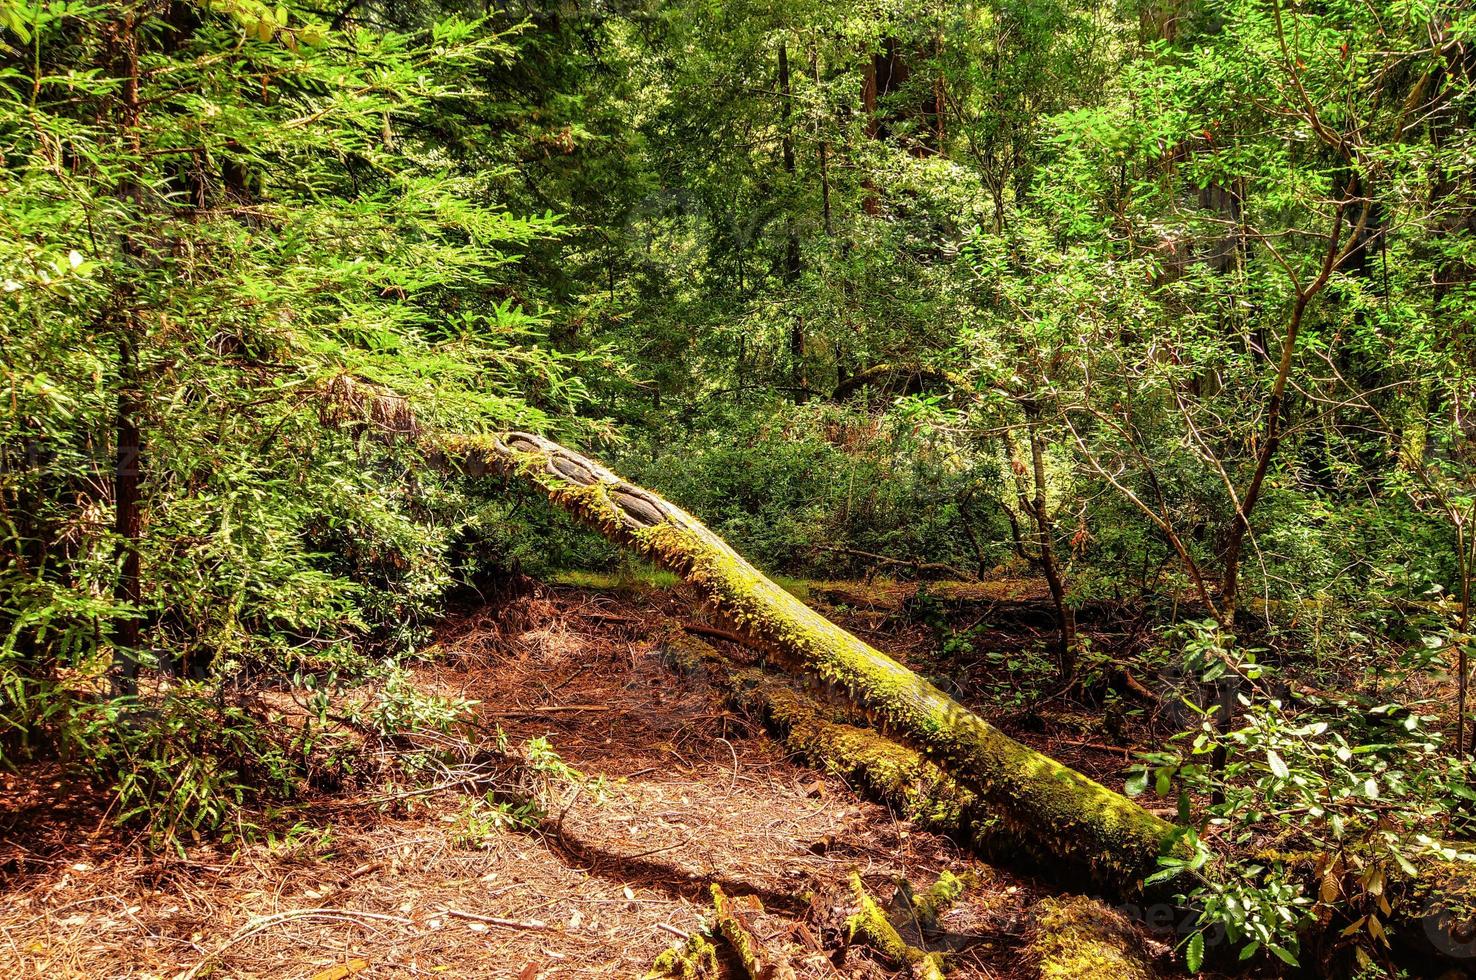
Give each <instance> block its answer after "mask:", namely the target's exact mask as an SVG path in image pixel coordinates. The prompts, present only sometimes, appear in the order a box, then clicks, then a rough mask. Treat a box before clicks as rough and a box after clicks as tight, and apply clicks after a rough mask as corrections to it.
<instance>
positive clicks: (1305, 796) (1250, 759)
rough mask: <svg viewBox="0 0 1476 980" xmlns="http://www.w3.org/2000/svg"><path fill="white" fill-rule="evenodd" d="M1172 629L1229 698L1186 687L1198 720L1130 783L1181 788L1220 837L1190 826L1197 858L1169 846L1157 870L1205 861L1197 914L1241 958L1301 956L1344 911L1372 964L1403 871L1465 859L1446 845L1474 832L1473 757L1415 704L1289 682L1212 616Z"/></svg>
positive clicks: (1192, 660) (1350, 935)
mask: <svg viewBox="0 0 1476 980" xmlns="http://www.w3.org/2000/svg"><path fill="white" fill-rule="evenodd" d="M1172 639H1173V640H1174V641H1176V645H1177V647H1178V649H1179V650H1180V655H1181V656H1182V662H1183V665H1184V669H1185V672H1186V676H1187V677H1189V678H1192V679H1193V680H1194V681H1195V682H1197V683H1198V684H1200V685H1205V687H1203V688H1200V690H1208V691H1215V690H1218V691H1220V692H1221V695H1222V696H1221V699H1220V701H1219V703H1217V704H1211V705H1209V706H1207V707H1206V706H1202V705H1201V704H1200V703H1199V698H1198V696H1197V694H1195V693H1192V692H1185V694H1184V703H1185V704H1186V705H1187V706H1188V707H1189V708H1190V709H1191V710H1192V711H1193V712H1194V714H1195V715H1196V716H1197V717H1198V718H1199V723H1198V725H1196V726H1195V728H1193V729H1192V730H1190V731H1187V732H1185V733H1183V734H1181V735H1179V736H1177V737H1176V738H1175V739H1174V740H1173V741H1174V742H1175V743H1177V744H1176V745H1175V747H1174V748H1173V749H1172V750H1170V751H1163V752H1148V753H1143V754H1142V758H1143V760H1144V761H1143V763H1142V764H1141V765H1139V766H1138V767H1137V768H1136V770H1135V771H1134V773H1133V775H1132V776H1131V777H1130V778H1129V779H1128V782H1127V790H1128V792H1129V793H1141V792H1144V791H1146V790H1147V789H1148V788H1149V787H1150V786H1151V787H1153V789H1154V790H1155V791H1156V792H1157V793H1158V794H1159V795H1172V794H1177V795H1178V799H1179V807H1180V812H1181V815H1182V816H1183V817H1184V821H1185V823H1186V824H1187V825H1189V826H1190V827H1197V828H1199V829H1200V830H1201V831H1202V830H1203V829H1204V828H1214V840H1215V842H1216V845H1215V847H1214V848H1211V846H1210V844H1209V843H1208V839H1207V838H1202V837H1201V836H1200V834H1198V833H1196V832H1195V831H1194V830H1192V829H1189V830H1188V833H1187V838H1188V840H1189V843H1190V844H1191V846H1192V848H1193V851H1194V856H1193V857H1192V858H1182V859H1181V858H1165V859H1164V861H1163V864H1164V871H1163V872H1162V877H1164V878H1165V879H1166V878H1168V877H1171V876H1172V875H1174V874H1175V873H1177V872H1179V871H1181V870H1184V869H1185V868H1188V869H1190V870H1195V871H1198V870H1200V869H1201V868H1204V867H1205V866H1206V865H1207V864H1210V870H1208V871H1206V872H1205V876H1206V878H1207V880H1205V882H1204V883H1203V884H1202V885H1200V886H1199V887H1198V888H1196V889H1195V890H1194V891H1192V892H1191V893H1190V896H1189V897H1190V899H1191V900H1192V901H1194V902H1196V903H1197V904H1198V906H1199V908H1200V919H1199V923H1200V926H1201V927H1209V926H1222V927H1224V929H1225V930H1226V934H1227V935H1228V937H1229V939H1230V940H1231V941H1232V942H1236V943H1239V944H1241V946H1242V951H1243V957H1246V958H1248V957H1250V956H1253V955H1255V953H1256V952H1257V950H1259V949H1261V948H1264V949H1265V950H1266V951H1268V952H1270V953H1272V954H1273V955H1275V956H1277V957H1279V958H1281V959H1283V960H1285V961H1287V962H1288V963H1294V962H1295V959H1296V957H1297V955H1298V936H1299V933H1301V932H1302V931H1303V930H1304V929H1305V928H1306V927H1307V926H1308V925H1309V924H1310V923H1312V922H1314V921H1315V922H1321V923H1323V924H1326V923H1327V922H1329V921H1335V922H1336V923H1337V925H1338V927H1339V928H1340V929H1341V930H1342V931H1341V936H1342V939H1343V940H1344V941H1349V942H1351V943H1353V944H1354V945H1355V947H1356V948H1357V950H1358V951H1359V956H1360V958H1361V959H1366V960H1368V961H1370V962H1371V961H1372V960H1373V959H1374V958H1376V957H1378V956H1379V955H1380V954H1381V950H1382V949H1384V948H1387V947H1388V946H1389V940H1388V938H1387V936H1386V932H1385V925H1386V923H1387V922H1388V918H1389V915H1390V908H1391V907H1390V896H1391V894H1392V893H1393V892H1394V891H1395V888H1396V886H1395V885H1394V883H1395V882H1397V881H1401V880H1408V879H1413V878H1414V877H1416V876H1418V875H1419V873H1420V871H1419V866H1420V865H1425V864H1428V863H1429V862H1430V861H1432V860H1433V861H1440V860H1452V859H1454V858H1456V857H1457V854H1456V849H1454V848H1452V846H1451V844H1450V843H1449V841H1450V840H1451V839H1452V838H1462V837H1466V836H1468V835H1469V832H1470V817H1469V814H1468V813H1467V812H1466V811H1467V809H1468V805H1469V801H1471V800H1472V799H1473V798H1476V789H1473V788H1472V785H1471V784H1472V780H1473V770H1472V764H1471V762H1470V760H1469V759H1465V758H1460V757H1455V756H1452V755H1451V754H1450V753H1449V750H1448V748H1447V747H1446V746H1445V745H1444V744H1443V743H1444V740H1443V739H1442V737H1441V735H1440V734H1439V733H1438V732H1435V731H1432V730H1430V729H1429V728H1428V727H1427V726H1428V725H1429V723H1431V722H1433V721H1435V720H1436V719H1435V718H1434V717H1432V716H1425V715H1421V714H1420V713H1419V709H1420V707H1421V706H1420V705H1417V704H1415V705H1409V704H1372V703H1369V702H1368V701H1366V700H1365V699H1362V698H1359V697H1357V696H1349V697H1330V696H1326V695H1311V696H1309V695H1299V694H1296V693H1295V692H1294V691H1292V690H1286V691H1285V692H1279V691H1277V690H1276V689H1275V688H1274V687H1273V684H1274V682H1275V681H1276V679H1277V678H1276V673H1275V672H1274V671H1273V670H1271V669H1269V668H1268V667H1266V666H1265V665H1264V664H1262V663H1260V662H1259V661H1258V657H1257V656H1256V653H1255V651H1248V650H1242V649H1239V648H1237V646H1236V645H1235V644H1234V643H1232V642H1229V638H1228V637H1226V636H1225V635H1224V634H1223V633H1221V632H1219V631H1218V630H1217V628H1216V627H1215V625H1214V624H1213V623H1212V622H1206V623H1190V624H1187V625H1186V626H1185V627H1183V628H1182V629H1180V630H1178V631H1176V633H1175V635H1174V637H1173V638H1172ZM1227 681H1232V682H1233V684H1232V686H1231V687H1230V688H1229V690H1230V691H1231V692H1232V693H1233V698H1232V699H1229V700H1227V699H1225V698H1224V697H1223V692H1225V691H1226V687H1225V685H1226V682H1227ZM1237 702H1238V707H1239V715H1238V718H1236V719H1235V720H1234V722H1233V724H1227V723H1225V720H1224V719H1223V717H1222V714H1223V712H1224V711H1226V710H1228V707H1227V706H1228V705H1230V704H1232V703H1237ZM1205 799H1209V800H1210V801H1211V802H1210V804H1209V805H1208V806H1204V807H1203V809H1202V811H1200V812H1197V813H1196V812H1195V808H1196V806H1198V805H1200V804H1198V803H1196V801H1203V800H1205ZM1244 855H1253V857H1252V858H1251V859H1249V860H1247V859H1245V858H1244V857H1243V856H1244ZM1211 862H1214V863H1211Z"/></svg>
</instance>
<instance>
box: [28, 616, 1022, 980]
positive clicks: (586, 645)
mask: <svg viewBox="0 0 1476 980" xmlns="http://www.w3.org/2000/svg"><path fill="white" fill-rule="evenodd" d="M672 601H673V599H672V597H671V596H670V595H666V596H664V597H661V596H649V595H629V594H624V593H621V594H619V595H615V594H604V595H592V594H590V593H589V592H588V591H581V590H576V589H567V588H566V589H553V590H549V589H544V590H542V591H540V592H537V593H535V594H534V595H531V596H525V597H521V598H518V599H514V600H511V601H509V602H506V603H504V604H503V605H502V606H501V607H499V608H498V609H496V610H493V609H481V610H477V611H474V612H472V613H470V614H467V615H463V616H460V617H458V618H456V619H454V620H452V621H450V622H449V623H448V624H447V626H446V627H445V629H444V630H443V631H442V635H441V637H440V642H439V653H440V656H439V658H438V659H437V660H436V661H435V662H433V663H430V664H428V665H427V666H425V667H423V668H422V669H421V670H420V671H419V674H418V681H419V682H420V683H421V684H423V685H425V686H427V687H430V688H433V689H436V690H439V691H441V692H443V693H447V694H454V695H457V696H460V697H466V698H471V699H473V700H476V701H477V702H479V709H478V710H479V711H480V713H481V715H482V717H483V718H485V719H487V723H488V725H489V726H492V725H499V726H501V727H502V728H503V729H504V730H505V731H506V732H507V734H508V736H509V737H510V738H511V739H512V741H513V742H514V743H515V744H516V743H518V742H520V741H522V740H524V739H528V738H533V737H540V736H542V737H546V738H547V739H548V741H549V743H550V744H551V745H552V747H553V748H554V750H555V751H557V752H558V753H559V754H560V755H561V756H562V758H563V759H564V761H565V762H567V763H568V764H570V765H571V766H573V767H575V768H576V769H578V770H580V771H581V772H583V773H584V774H585V775H586V776H587V777H591V778H595V777H599V778H601V779H602V781H603V788H602V789H600V788H595V787H591V788H575V789H572V790H570V791H569V792H566V793H563V794H561V795H560V796H559V798H558V799H557V800H556V801H554V802H555V806H554V807H549V808H548V813H547V816H546V818H545V819H544V821H543V826H542V829H541V830H537V831H518V830H514V829H506V828H502V829H495V828H494V829H491V830H490V831H488V830H487V829H486V828H481V829H478V828H475V827H469V825H468V818H467V816H466V815H467V812H468V804H469V800H470V799H471V797H470V796H468V794H467V793H466V792H464V791H463V789H464V788H463V787H458V786H457V785H454V783H455V781H454V780H447V781H446V782H445V784H444V785H441V784H433V785H432V787H431V788H430V789H429V790H428V791H426V790H424V789H421V790H413V791H411V792H407V793H395V792H385V790H384V788H382V787H381V788H378V789H379V791H378V792H367V793H362V794H359V795H358V796H354V797H350V798H343V797H338V798H334V797H323V798H320V799H304V800H301V801H299V805H298V806H297V807H296V808H295V809H294V810H293V812H292V814H291V817H290V819H288V820H286V821H285V825H286V827H287V828H288V829H287V830H286V831H285V832H282V831H279V832H277V833H276V834H275V836H274V838H273V842H272V843H268V842H266V841H265V840H257V841H256V842H254V843H251V844H249V845H247V846H246V847H244V848H243V849H241V850H240V851H238V852H232V851H231V850H230V849H229V848H226V847H223V846H221V845H219V844H214V845H212V844H211V843H209V842H201V843H199V844H197V845H195V846H193V847H191V848H188V849H187V850H186V853H185V854H184V855H183V856H182V857H181V856H168V855H158V854H153V855H149V854H145V853H143V852H142V851H141V850H140V849H139V848H137V847H135V846H133V844H132V843H131V842H130V840H129V837H128V835H127V834H126V832H122V831H118V830H116V829H115V828H113V827H112V826H111V824H110V823H109V821H108V819H107V815H106V813H105V805H104V801H103V800H102V799H101V798H100V797H99V796H98V794H96V792H94V791H92V790H90V789H89V788H87V787H85V786H81V785H78V784H75V783H74V782H72V781H70V780H69V779H67V778H65V777H64V776H62V775H61V773H60V772H59V770H57V769H56V768H55V767H43V766H35V767H32V768H30V769H27V770H25V771H23V772H22V773H20V774H19V775H6V776H3V777H0V780H3V781H0V804H4V807H3V809H4V813H5V817H4V818H3V819H4V823H3V824H0V874H3V879H0V887H3V891H0V976H5V977H38V978H39V977H46V978H65V977H89V978H97V977H138V978H145V977H148V978H155V980H195V978H200V977H241V978H248V977H250V978H255V977H260V978H271V980H285V978H292V977H301V978H308V980H344V978H348V977H363V978H380V977H417V976H453V977H466V978H477V977H488V978H491V977H519V978H523V980H536V978H538V977H558V976H569V977H574V976H589V977H596V976H600V977H620V978H623V980H624V978H632V977H641V976H643V975H644V974H645V973H646V971H647V970H648V969H649V968H650V966H651V963H652V962H653V961H654V960H655V959H656V957H657V956H658V955H659V954H661V952H662V951H663V950H664V949H665V948H666V947H668V946H669V945H671V943H672V942H673V938H674V937H677V941H678V942H680V941H682V939H685V938H686V937H688V936H691V935H692V934H694V933H697V932H700V931H702V930H704V929H705V928H706V927H707V926H708V925H710V917H711V912H712V908H711V901H710V891H709V889H710V887H711V886H712V885H713V884H717V885H719V886H720V887H721V889H722V890H723V891H724V892H725V893H727V894H729V895H735V896H754V897H755V898H756V900H757V901H756V903H754V905H753V907H754V908H755V909H762V911H756V912H755V913H754V914H753V915H752V916H751V919H750V921H751V925H752V927H753V929H754V934H755V935H756V936H757V937H758V938H760V939H761V940H762V942H763V943H764V945H765V947H766V949H768V950H770V951H771V955H779V956H782V957H783V958H785V959H786V960H787V962H788V963H789V964H790V965H791V966H792V967H793V969H794V970H795V972H796V974H797V975H798V976H800V977H837V976H845V977H852V976H854V977H863V976H867V977H877V976H886V975H889V968H888V967H887V966H886V965H885V964H883V963H880V962H878V961H876V960H875V959H874V958H873V957H872V956H871V955H869V954H868V953H866V952H865V951H862V950H860V949H852V950H849V951H848V950H846V949H845V944H844V941H843V938H842V933H843V929H844V921H845V918H846V915H848V914H849V913H850V912H851V911H852V910H851V909H850V908H849V907H848V904H847V903H848V901H849V898H848V885H847V882H848V879H849V876H850V874H851V872H852V871H853V870H855V871H859V872H860V873H861V874H862V876H863V878H864V879H865V881H866V883H867V885H868V887H870V888H871V890H872V892H873V893H874V894H876V895H878V896H879V897H882V898H883V899H885V898H887V897H890V896H891V895H893V894H894V893H895V891H896V889H897V883H898V882H899V881H902V880H903V879H906V880H907V881H910V882H912V883H914V885H915V887H917V888H919V889H921V888H923V887H926V885H927V884H928V883H930V882H932V881H934V880H935V879H936V878H937V877H938V875H939V873H941V872H942V871H944V870H951V871H953V872H954V873H955V874H961V873H964V872H965V871H971V872H973V873H974V874H975V875H976V876H977V878H978V880H979V881H980V882H981V883H982V884H981V886H980V887H979V888H977V889H976V890H975V891H974V892H973V893H971V894H970V895H969V896H968V898H967V899H966V900H965V901H963V902H961V903H960V904H959V905H958V906H957V907H955V908H954V909H953V910H952V911H950V912H949V914H948V916H946V917H945V920H944V921H943V922H941V923H940V930H941V931H940V933H939V935H938V936H934V937H931V939H932V941H934V942H935V943H940V944H942V945H946V946H947V948H948V950H949V953H950V955H949V958H948V962H949V975H950V976H954V977H962V978H968V977H1009V976H1027V975H1029V966H1028V964H1026V963H1024V962H1022V960H1021V957H1020V956H1019V949H1020V945H1021V943H1022V941H1023V936H1024V933H1025V930H1026V925H1027V923H1028V918H1029V916H1028V913H1027V911H1026V910H1027V909H1028V907H1029V906H1030V905H1031V904H1032V903H1033V901H1034V900H1035V899H1036V898H1037V897H1038V895H1039V893H1040V890H1039V888H1037V887H1036V886H1034V885H1033V884H1032V883H1030V882H1029V881H1026V880H1021V879H1017V878H1014V877H1011V876H1010V875H1008V874H1006V873H1004V872H1001V871H1000V870H998V869H995V868H993V867H990V866H988V865H985V864H983V863H982V862H979V861H978V860H977V859H974V858H972V857H970V856H969V855H967V854H966V853H964V852H963V851H961V850H960V848H959V847H958V846H957V845H956V844H955V843H954V842H952V841H950V840H947V839H946V838H943V837H939V836H936V835H934V834H931V833H927V832H924V831H921V830H918V829H916V828H914V827H912V826H911V825H910V824H909V823H907V822H905V821H902V820H899V819H897V818H896V817H894V816H893V815H892V814H890V813H888V812H887V811H886V810H885V809H884V808H882V807H880V806H877V805H875V804H872V803H870V802H867V801H865V800H862V799H860V798H858V797H857V796H856V795H855V794H853V793H852V792H851V791H850V790H849V789H848V788H847V787H846V786H845V785H844V784H843V783H842V782H840V781H839V780H837V779H835V778H833V777H828V776H821V777H817V775H816V773H814V772H813V771H812V770H808V769H806V768H804V767H802V766H799V765H797V764H796V763H794V762H793V761H791V760H789V759H787V758H786V755H785V752H784V750H783V749H782V748H781V747H780V746H779V745H778V744H777V743H776V742H774V741H773V740H771V739H770V738H769V737H768V735H767V734H765V733H764V732H763V731H762V729H761V728H759V727H758V726H757V725H756V724H755V723H754V722H752V721H750V720H748V719H745V718H743V717H740V716H738V715H737V714H735V713H734V712H733V711H731V710H729V709H728V708H726V707H725V706H724V705H723V704H721V703H720V701H719V700H718V698H717V696H716V695H715V694H714V692H713V691H712V690H710V689H709V688H708V687H707V685H706V684H705V683H704V682H703V681H702V680H701V679H700V678H678V677H676V676H675V675H674V674H673V673H671V671H670V670H669V669H668V667H667V666H666V665H665V664H664V662H663V655H662V651H661V650H660V649H658V647H657V646H656V644H655V643H654V642H653V640H652V639H651V635H650V634H654V633H656V632H658V631H656V630H651V629H648V626H647V624H649V623H654V622H656V621H657V618H658V613H659V615H668V614H670V612H671V610H670V609H661V610H654V609H653V608H652V606H653V605H655V604H660V603H666V604H668V605H669V604H670V603H671V602H672ZM687 615H688V616H689V617H690V610H688V611H687ZM732 652H733V653H735V654H741V653H742V651H740V650H739V649H738V648H736V647H733V648H732ZM278 823H279V824H281V823H282V821H281V819H280V818H278ZM940 937H941V938H940ZM914 941H916V940H914Z"/></svg>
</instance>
